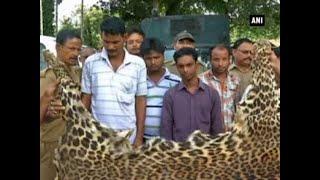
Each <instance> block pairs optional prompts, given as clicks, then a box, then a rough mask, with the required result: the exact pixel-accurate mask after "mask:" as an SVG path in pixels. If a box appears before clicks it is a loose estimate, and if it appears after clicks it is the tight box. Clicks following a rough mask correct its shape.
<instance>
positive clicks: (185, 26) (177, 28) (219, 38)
mask: <svg viewBox="0 0 320 180" xmlns="http://www.w3.org/2000/svg"><path fill="white" fill-rule="evenodd" d="M141 29H142V30H143V32H144V33H145V34H146V37H156V38H159V39H160V40H162V42H163V43H164V44H165V46H166V49H167V50H166V52H165V60H166V61H172V60H173V53H174V49H173V39H174V37H175V35H176V34H177V33H179V32H181V31H183V30H187V31H188V32H190V33H191V34H192V35H193V36H194V38H195V40H196V49H197V51H198V53H199V55H200V58H201V59H200V61H202V63H204V65H205V68H209V65H210V61H209V48H210V47H212V46H213V45H215V44H219V43H225V44H227V45H230V36H229V32H230V30H229V20H228V19H227V18H226V17H225V16H222V15H176V16H164V17H153V18H146V19H144V20H143V21H142V22H141Z"/></svg>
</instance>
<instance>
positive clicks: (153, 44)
mask: <svg viewBox="0 0 320 180" xmlns="http://www.w3.org/2000/svg"><path fill="white" fill-rule="evenodd" d="M150 51H156V52H158V53H161V54H163V53H164V51H165V46H164V45H163V43H162V42H161V41H160V40H159V39H157V38H146V39H144V40H143V42H142V44H141V46H140V54H141V55H142V56H144V55H146V54H148V53H150Z"/></svg>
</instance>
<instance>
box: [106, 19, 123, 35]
mask: <svg viewBox="0 0 320 180" xmlns="http://www.w3.org/2000/svg"><path fill="white" fill-rule="evenodd" d="M100 31H101V32H102V33H105V34H113V35H119V34H120V35H124V33H125V32H126V28H125V25H124V22H123V21H122V20H121V19H120V18H118V17H109V18H107V19H105V20H104V21H103V22H102V23H101V24H100Z"/></svg>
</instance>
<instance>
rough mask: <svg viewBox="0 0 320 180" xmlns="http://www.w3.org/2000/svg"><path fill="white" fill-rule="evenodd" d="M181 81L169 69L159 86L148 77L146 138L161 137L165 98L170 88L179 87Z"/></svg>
mask: <svg viewBox="0 0 320 180" xmlns="http://www.w3.org/2000/svg"><path fill="white" fill-rule="evenodd" d="M180 80H181V78H180V77H178V76H177V75H175V74H172V73H170V71H169V70H168V69H167V68H166V71H165V73H164V75H163V76H162V78H161V79H160V80H159V82H158V83H157V84H156V83H155V82H154V81H152V80H151V79H150V78H148V77H147V86H148V95H147V112H146V121H145V131H144V137H145V138H147V139H148V138H151V137H154V136H160V120H161V109H162V103H163V96H164V94H165V92H166V91H167V90H168V89H169V88H171V87H174V86H175V85H177V84H178V83H179V82H180Z"/></svg>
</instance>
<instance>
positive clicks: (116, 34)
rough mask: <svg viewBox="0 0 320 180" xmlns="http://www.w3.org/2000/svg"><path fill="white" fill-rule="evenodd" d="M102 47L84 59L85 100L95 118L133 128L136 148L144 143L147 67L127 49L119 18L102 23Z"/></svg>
mask: <svg viewBox="0 0 320 180" xmlns="http://www.w3.org/2000/svg"><path fill="white" fill-rule="evenodd" d="M100 29H101V37H102V40H103V46H104V47H103V49H102V52H101V53H97V54H94V55H92V56H90V57H88V59H87V60H86V61H85V64H84V67H83V72H82V82H81V83H82V89H81V91H82V93H83V94H82V101H83V103H84V105H85V106H86V107H87V108H88V109H90V107H91V111H92V114H93V116H94V118H96V119H97V120H99V121H100V122H101V123H102V124H105V125H106V126H108V127H110V128H112V129H115V130H116V131H119V132H121V131H124V130H133V132H134V133H133V135H132V136H131V137H130V141H131V143H133V145H134V146H135V147H138V146H140V145H142V143H143V133H144V123H145V113H146V95H147V83H146V75H147V73H146V66H145V63H144V61H143V59H141V58H140V57H138V56H135V55H131V54H129V53H128V52H127V50H125V49H124V43H125V36H124V34H125V25H124V22H123V21H122V20H121V19H119V18H116V17H111V18H108V19H106V20H104V21H103V22H102V23H101V26H100Z"/></svg>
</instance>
